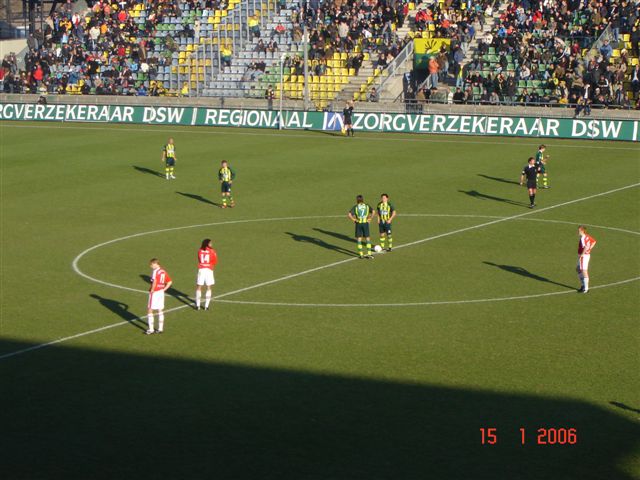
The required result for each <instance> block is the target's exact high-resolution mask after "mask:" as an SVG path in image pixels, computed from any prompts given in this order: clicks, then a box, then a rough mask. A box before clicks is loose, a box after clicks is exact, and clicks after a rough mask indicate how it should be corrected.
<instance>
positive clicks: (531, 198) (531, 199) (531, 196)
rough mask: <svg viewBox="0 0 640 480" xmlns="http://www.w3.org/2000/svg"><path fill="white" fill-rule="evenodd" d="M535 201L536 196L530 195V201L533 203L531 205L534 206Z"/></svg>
mask: <svg viewBox="0 0 640 480" xmlns="http://www.w3.org/2000/svg"><path fill="white" fill-rule="evenodd" d="M535 200H536V196H535V195H529V201H530V202H531V205H533V204H534V202H535Z"/></svg>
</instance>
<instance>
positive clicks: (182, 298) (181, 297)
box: [140, 274, 193, 307]
mask: <svg viewBox="0 0 640 480" xmlns="http://www.w3.org/2000/svg"><path fill="white" fill-rule="evenodd" d="M140 278H141V279H142V280H144V282H145V283H146V284H147V285H150V284H151V277H150V276H149V275H145V274H142V275H140ZM166 293H167V295H169V296H170V297H173V298H175V299H176V300H178V301H179V302H181V303H184V304H185V305H189V306H190V307H193V300H191V299H190V298H189V295H187V294H186V293H184V292H181V291H180V290H178V289H176V288H174V287H170V288H169V289H168V290H167V292H166Z"/></svg>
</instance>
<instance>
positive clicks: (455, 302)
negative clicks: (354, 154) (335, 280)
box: [0, 277, 640, 358]
mask: <svg viewBox="0 0 640 480" xmlns="http://www.w3.org/2000/svg"><path fill="white" fill-rule="evenodd" d="M638 280H640V277H634V278H628V279H626V280H620V281H617V282H613V283H607V284H604V285H596V286H595V287H590V288H589V290H595V289H596V288H607V287H614V286H616V285H623V284H625V283H631V282H635V281H638ZM568 293H573V294H575V293H576V291H575V290H574V289H571V290H563V291H561V292H549V293H534V294H531V295H516V296H514V297H495V298H477V299H473V300H440V301H432V302H404V303H286V302H257V301H253V300H219V301H218V302H219V303H231V304H236V305H261V306H277V307H316V308H318V307H343V308H360V307H425V306H431V305H461V304H465V303H490V302H505V301H508V300H525V299H529V298H540V297H551V296H555V295H566V294H568ZM0 358H2V357H0Z"/></svg>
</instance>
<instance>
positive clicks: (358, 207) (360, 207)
mask: <svg viewBox="0 0 640 480" xmlns="http://www.w3.org/2000/svg"><path fill="white" fill-rule="evenodd" d="M371 211H372V208H371V206H370V205H367V204H366V203H357V204H355V205H354V206H353V208H352V209H351V215H353V216H354V217H356V222H358V223H367V219H368V217H369V215H370V214H371Z"/></svg>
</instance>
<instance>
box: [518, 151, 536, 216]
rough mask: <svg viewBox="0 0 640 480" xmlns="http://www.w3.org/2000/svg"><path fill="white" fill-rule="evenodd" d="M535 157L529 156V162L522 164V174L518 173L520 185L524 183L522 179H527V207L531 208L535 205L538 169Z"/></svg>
mask: <svg viewBox="0 0 640 480" xmlns="http://www.w3.org/2000/svg"><path fill="white" fill-rule="evenodd" d="M535 163H536V159H535V158H534V157H529V163H528V164H527V165H525V166H524V168H523V169H522V175H520V185H522V184H523V183H524V179H525V178H526V179H527V189H528V190H529V201H530V202H531V203H530V205H529V208H533V207H535V206H536V203H535V201H536V191H537V186H538V183H537V180H536V176H537V175H538V172H539V171H540V169H539V168H538V167H536V165H535Z"/></svg>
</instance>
